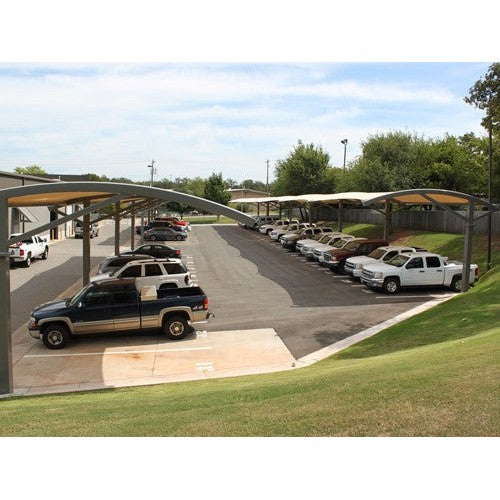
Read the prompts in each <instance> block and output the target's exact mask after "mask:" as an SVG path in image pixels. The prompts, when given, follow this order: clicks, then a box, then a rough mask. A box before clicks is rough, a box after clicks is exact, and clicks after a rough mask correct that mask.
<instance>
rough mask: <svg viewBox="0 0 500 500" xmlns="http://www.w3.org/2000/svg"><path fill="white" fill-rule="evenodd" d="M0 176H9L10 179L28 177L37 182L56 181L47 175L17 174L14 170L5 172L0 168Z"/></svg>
mask: <svg viewBox="0 0 500 500" xmlns="http://www.w3.org/2000/svg"><path fill="white" fill-rule="evenodd" d="M0 177H10V178H12V179H28V180H30V181H38V182H57V181H58V179H54V178H50V177H48V176H43V177H42V176H38V175H29V174H18V173H16V172H5V171H4V170H0Z"/></svg>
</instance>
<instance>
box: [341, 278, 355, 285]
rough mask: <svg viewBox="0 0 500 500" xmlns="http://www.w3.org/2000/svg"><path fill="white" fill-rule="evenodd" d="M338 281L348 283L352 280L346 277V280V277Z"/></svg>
mask: <svg viewBox="0 0 500 500" xmlns="http://www.w3.org/2000/svg"><path fill="white" fill-rule="evenodd" d="M340 281H342V283H348V284H350V283H352V281H351V280H349V279H347V280H346V279H343V280H340Z"/></svg>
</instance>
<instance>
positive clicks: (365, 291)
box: [361, 285, 375, 293]
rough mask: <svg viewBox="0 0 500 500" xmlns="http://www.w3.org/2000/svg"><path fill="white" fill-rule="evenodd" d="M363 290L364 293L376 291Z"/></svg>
mask: <svg viewBox="0 0 500 500" xmlns="http://www.w3.org/2000/svg"><path fill="white" fill-rule="evenodd" d="M363 286H364V285H363ZM361 291H362V292H364V293H375V292H374V291H373V290H361Z"/></svg>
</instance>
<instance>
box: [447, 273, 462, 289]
mask: <svg viewBox="0 0 500 500" xmlns="http://www.w3.org/2000/svg"><path fill="white" fill-rule="evenodd" d="M450 288H451V289H452V290H453V291H454V292H456V293H460V292H461V291H462V276H460V275H458V276H453V279H452V280H451V285H450Z"/></svg>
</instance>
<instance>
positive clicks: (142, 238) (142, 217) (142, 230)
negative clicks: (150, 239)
mask: <svg viewBox="0 0 500 500" xmlns="http://www.w3.org/2000/svg"><path fill="white" fill-rule="evenodd" d="M142 243H144V212H141V244H142Z"/></svg>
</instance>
